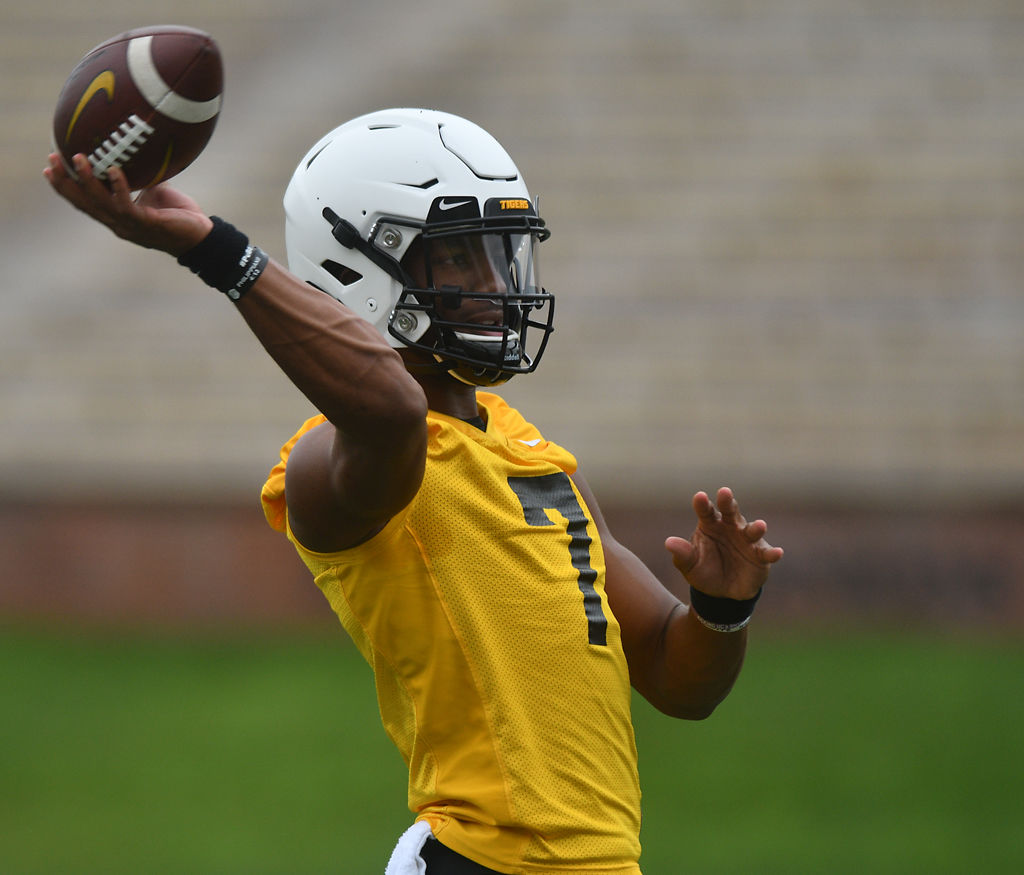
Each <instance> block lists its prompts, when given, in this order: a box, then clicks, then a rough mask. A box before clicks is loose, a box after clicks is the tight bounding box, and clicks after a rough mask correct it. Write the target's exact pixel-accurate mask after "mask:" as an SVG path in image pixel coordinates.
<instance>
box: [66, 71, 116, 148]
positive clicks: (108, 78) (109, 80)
mask: <svg viewBox="0 0 1024 875" xmlns="http://www.w3.org/2000/svg"><path fill="white" fill-rule="evenodd" d="M101 91H103V92H105V93H106V95H107V103H110V101H112V100H113V99H114V71H113V70H104V71H103V72H102V73H100V74H98V75H97V76H96V78H95V79H93V80H92V82H90V83H89V86H88V87H87V88H86V89H85V91H83V92H82V97H81V98H80V99H79V101H78V106H76V107H75V112H74V114H73V115H72V116H71V121H70V122H68V130H67V133H66V134H64V142H65V143H66V142H67V141H68V140H70V139H71V131H72V129H73V128H74V127H75V123H76V122H77V121H78V117H79V116H80V115H81V114H82V110H83V109H85V105H86V104H87V103H88V102H89V101H90V100H92V99H93V97H94V96H95V95H97V94H99V93H100V92H101Z"/></svg>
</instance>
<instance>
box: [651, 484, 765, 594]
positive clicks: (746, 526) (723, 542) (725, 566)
mask: <svg viewBox="0 0 1024 875" xmlns="http://www.w3.org/2000/svg"><path fill="white" fill-rule="evenodd" d="M693 509H694V511H695V512H696V514H697V528H696V530H695V531H694V533H693V535H692V536H691V538H690V540H689V541H687V540H686V539H685V538H676V537H672V538H668V539H667V540H666V541H665V548H666V549H667V550H668V551H669V552H670V553H671V554H672V563H673V564H674V565H675V566H676V568H678V569H679V570H680V571H681V572H682V574H683V576H684V577H685V578H686V581H687V583H689V584H690V585H691V586H692V587H693V588H694V589H698V590H700V591H701V592H703V593H705V594H706V595H710V596H715V597H717V598H730V599H737V600H745V599H751V598H753V597H754V596H756V595H757V594H758V592H759V591H760V589H761V587H762V586H764V584H765V581H767V579H768V570H769V569H770V568H771V566H772V565H773V564H775V563H776V562H778V561H779V560H780V559H781V558H782V548H781V547H773V546H772V545H771V544H769V543H768V542H767V541H765V539H764V536H765V533H766V532H767V530H768V526H767V524H766V523H765V522H764V520H755V521H754V522H752V523H748V522H747V521H746V520H745V519H744V518H743V514H741V513H740V507H739V504H737V503H736V499H735V497H734V496H733V494H732V490H731V489H729V488H727V487H723V488H722V489H719V490H718V495H717V496H716V500H715V501H714V502H712V501H711V499H710V498H709V497H708V495H707V493H705V492H698V493H697V494H696V495H695V496H694V497H693Z"/></svg>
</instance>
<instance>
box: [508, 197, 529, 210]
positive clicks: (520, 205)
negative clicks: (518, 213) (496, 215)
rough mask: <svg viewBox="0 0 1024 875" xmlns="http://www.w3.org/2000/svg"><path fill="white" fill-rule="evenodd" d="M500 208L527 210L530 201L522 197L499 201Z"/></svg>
mask: <svg viewBox="0 0 1024 875" xmlns="http://www.w3.org/2000/svg"><path fill="white" fill-rule="evenodd" d="M501 208H502V209H503V210H528V209H530V202H529V201H526V200H522V199H516V200H506V201H502V202H501Z"/></svg>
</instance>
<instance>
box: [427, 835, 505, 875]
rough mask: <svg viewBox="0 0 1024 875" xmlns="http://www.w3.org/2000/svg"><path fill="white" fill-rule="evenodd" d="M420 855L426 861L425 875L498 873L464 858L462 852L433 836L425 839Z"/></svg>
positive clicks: (488, 874) (485, 874) (482, 874)
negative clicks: (443, 843)
mask: <svg viewBox="0 0 1024 875" xmlns="http://www.w3.org/2000/svg"><path fill="white" fill-rule="evenodd" d="M420 856H421V857H422V858H423V859H424V860H426V861H427V875H500V873H499V872H497V871H495V870H494V869H488V868H487V867H486V866H481V865H480V864H479V863H474V862H473V861H472V860H468V859H466V858H465V857H463V856H462V854H456V853H455V851H453V850H452V849H451V848H449V847H447V846H446V845H442V844H441V843H440V842H439V841H438V840H437V839H435V838H428V839H427V840H426V842H425V843H424V845H423V850H421V851H420Z"/></svg>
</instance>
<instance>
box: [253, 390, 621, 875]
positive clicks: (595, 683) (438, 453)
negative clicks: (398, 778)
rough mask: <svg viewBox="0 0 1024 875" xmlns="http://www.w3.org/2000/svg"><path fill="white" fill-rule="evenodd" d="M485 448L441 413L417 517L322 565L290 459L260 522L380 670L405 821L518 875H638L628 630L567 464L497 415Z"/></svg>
mask: <svg viewBox="0 0 1024 875" xmlns="http://www.w3.org/2000/svg"><path fill="white" fill-rule="evenodd" d="M478 403H479V405H480V407H481V412H482V414H483V416H484V418H485V419H486V420H487V430H486V432H484V431H481V430H479V429H477V428H475V427H474V426H472V425H469V424H467V423H464V422H461V421H460V420H457V419H454V418H452V417H448V416H444V415H441V414H438V413H434V412H431V413H429V414H428V441H429V446H428V459H427V465H426V473H425V475H424V479H423V484H422V486H421V488H420V490H419V492H418V493H417V495H416V497H415V498H414V499H413V501H412V503H411V504H410V505H409V506H408V507H407V508H406V509H405V510H404V511H403V512H402V513H400V514H399V515H398V516H396V517H394V518H393V519H392V520H391V521H390V522H389V523H388V524H387V526H386V527H385V528H384V529H383V530H382V531H381V532H380V533H379V534H377V535H376V536H375V537H373V538H372V539H371V540H369V541H367V542H366V543H364V544H361V545H359V546H357V547H354V548H352V549H349V550H344V551H341V552H338V553H331V554H323V553H314V552H312V551H310V550H307V549H305V548H304V547H303V546H302V545H301V544H299V543H297V542H296V541H295V538H294V536H293V535H292V533H291V530H290V529H289V528H288V526H287V511H286V507H285V504H284V471H285V465H286V464H287V457H288V454H289V452H290V450H291V448H292V446H294V444H295V442H296V441H297V440H298V438H299V437H300V436H301V435H302V434H304V433H305V432H306V431H308V430H309V429H311V428H314V427H315V426H316V425H318V424H320V423H322V422H323V421H324V420H323V418H322V417H315V418H313V419H311V420H309V421H308V422H306V423H305V424H304V425H303V427H302V429H301V430H300V431H299V433H298V434H296V436H295V437H294V438H293V439H292V440H291V441H290V442H289V443H288V444H287V445H286V446H285V447H284V448H283V450H282V453H281V457H282V461H281V463H280V464H279V465H277V466H276V467H275V468H274V470H273V471H272V472H271V475H270V477H269V479H268V481H267V484H266V485H265V486H264V490H263V505H264V510H265V512H266V514H267V518H268V520H269V521H270V523H271V525H273V526H274V527H275V528H277V529H279V530H281V531H286V532H287V533H288V536H289V537H290V538H291V540H292V541H293V543H295V547H296V549H297V550H298V552H299V555H300V556H301V557H302V559H303V560H304V561H305V563H306V565H307V566H308V567H309V569H310V571H311V572H312V573H313V576H314V578H315V580H316V583H317V585H318V586H319V587H320V589H321V590H322V591H323V593H324V595H325V596H326V597H327V599H328V600H329V601H330V604H331V606H332V607H333V608H334V610H335V612H336V613H337V614H338V616H339V618H340V619H341V622H342V623H343V624H344V626H345V629H346V630H347V631H348V633H349V635H351V637H352V639H353V640H354V641H355V643H356V645H357V646H358V648H359V650H360V651H361V652H362V654H363V656H364V657H365V658H366V660H367V661H368V662H369V663H370V665H371V666H372V668H373V673H374V677H375V680H376V686H377V698H378V702H379V705H380V713H381V718H382V720H383V722H384V727H385V729H386V730H387V732H388V734H389V735H390V737H391V739H392V740H393V741H394V743H395V745H397V747H398V749H399V751H400V752H401V754H402V756H403V758H404V759H405V761H406V763H407V764H408V766H409V807H410V808H411V809H412V811H413V812H414V813H415V814H416V816H417V819H419V820H426V821H428V822H429V823H430V825H431V827H432V829H433V831H434V834H435V835H436V836H437V837H438V838H439V839H441V840H442V841H443V842H444V843H445V844H447V845H448V846H449V847H451V848H452V849H454V850H456V851H458V852H459V853H462V854H464V855H465V856H468V857H470V858H471V859H474V860H477V861H479V862H480V863H482V864H484V865H485V866H489V867H491V868H493V869H497V870H499V871H501V872H510V873H531V875H538V873H576V875H578V873H581V872H593V873H602V875H611V873H615V875H620V873H621V875H626V873H629V875H636V873H639V871H640V870H639V868H638V865H637V860H638V859H639V855H640V845H639V829H640V789H639V783H638V779H637V769H636V747H635V744H634V739H633V730H632V722H631V719H630V686H629V674H628V670H627V667H626V660H625V657H624V655H623V652H622V645H621V640H620V635H619V626H618V623H617V622H616V621H615V618H614V617H613V616H612V613H611V611H610V610H609V607H608V603H607V600H606V598H605V593H604V574H605V567H604V557H603V554H602V550H601V545H600V541H599V538H598V534H597V530H596V527H595V525H594V523H593V522H592V520H591V519H590V514H589V512H588V510H587V508H586V505H585V504H584V502H583V500H582V498H581V497H580V495H579V493H578V492H577V490H576V488H575V486H574V485H573V483H572V480H571V479H570V476H569V475H570V474H572V473H573V472H574V471H575V469H576V460H575V459H574V458H573V456H572V455H571V454H570V453H569V452H567V451H566V450H564V449H563V448H561V447H559V446H557V445H556V444H553V443H549V442H548V441H545V440H544V439H543V437H542V436H541V435H540V433H539V432H538V431H537V430H536V429H535V428H534V427H533V426H531V425H530V424H529V423H527V422H526V421H525V420H524V419H523V418H522V417H521V416H520V415H519V413H518V412H516V411H515V410H513V409H512V408H511V407H509V406H508V405H507V404H505V402H504V401H502V400H501V399H500V398H499V397H498V396H496V395H493V394H490V393H484V392H480V393H478Z"/></svg>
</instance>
